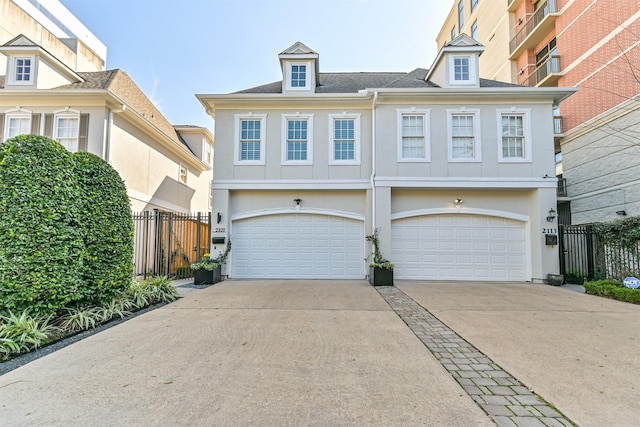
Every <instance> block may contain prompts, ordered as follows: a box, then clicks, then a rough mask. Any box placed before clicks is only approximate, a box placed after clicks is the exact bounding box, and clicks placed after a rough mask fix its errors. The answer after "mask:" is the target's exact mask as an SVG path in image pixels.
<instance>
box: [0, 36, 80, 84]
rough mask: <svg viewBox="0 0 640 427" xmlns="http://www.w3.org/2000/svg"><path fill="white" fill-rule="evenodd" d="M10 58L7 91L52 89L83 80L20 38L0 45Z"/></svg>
mask: <svg viewBox="0 0 640 427" xmlns="http://www.w3.org/2000/svg"><path fill="white" fill-rule="evenodd" d="M0 53H2V54H4V55H5V56H6V57H7V70H6V81H5V89H7V90H11V89H19V90H28V89H51V88H54V87H58V86H63V85H66V84H69V83H76V82H82V81H83V79H82V77H80V76H79V75H78V74H77V73H75V72H74V71H73V70H71V69H70V68H69V67H67V66H66V65H64V64H63V63H62V62H60V61H59V60H58V59H57V58H55V57H54V56H52V55H51V54H50V53H49V52H47V51H46V50H44V49H43V48H42V47H41V46H38V45H37V44H35V43H34V42H32V41H31V40H29V39H28V38H27V37H25V36H23V35H20V36H18V37H16V38H14V39H13V40H10V41H9V42H7V43H5V44H4V45H2V46H0Z"/></svg>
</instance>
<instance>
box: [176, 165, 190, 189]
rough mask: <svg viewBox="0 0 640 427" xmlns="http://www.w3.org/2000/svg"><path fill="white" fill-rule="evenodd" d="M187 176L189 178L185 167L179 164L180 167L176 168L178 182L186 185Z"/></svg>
mask: <svg viewBox="0 0 640 427" xmlns="http://www.w3.org/2000/svg"><path fill="white" fill-rule="evenodd" d="M188 176H189V170H188V169H187V167H186V166H185V165H183V164H182V163H180V166H179V168H178V181H180V182H181V183H183V184H186V183H187V177H188Z"/></svg>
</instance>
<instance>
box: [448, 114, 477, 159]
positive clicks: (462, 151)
mask: <svg viewBox="0 0 640 427" xmlns="http://www.w3.org/2000/svg"><path fill="white" fill-rule="evenodd" d="M477 122H478V112H477V111H468V110H464V111H449V161H452V162H476V161H480V160H481V156H480V129H479V127H478V123H477Z"/></svg>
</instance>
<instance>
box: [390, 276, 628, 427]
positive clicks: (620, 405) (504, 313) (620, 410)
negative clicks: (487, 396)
mask: <svg viewBox="0 0 640 427" xmlns="http://www.w3.org/2000/svg"><path fill="white" fill-rule="evenodd" d="M396 286H397V287H398V288H400V289H401V290H402V291H403V292H405V293H406V294H407V295H409V296H410V297H412V298H413V299H414V300H415V301H417V302H418V303H419V304H420V305H422V306H423V307H426V308H427V309H428V310H429V311H430V312H431V313H432V314H433V315H434V316H436V317H437V318H438V319H439V320H440V321H442V322H443V323H445V324H446V325H447V326H449V327H450V328H451V329H453V330H454V331H456V332H457V333H458V334H459V335H460V336H462V337H463V338H465V339H466V340H467V341H468V342H470V343H472V344H473V345H474V346H475V347H477V348H478V349H479V350H480V351H482V352H483V353H484V354H485V355H487V356H488V357H489V358H491V359H492V360H493V361H494V362H495V363H497V364H498V365H500V366H501V367H502V368H503V369H504V370H506V371H508V372H509V373H511V374H512V375H513V376H515V377H516V378H518V379H519V380H520V381H521V382H522V383H524V384H525V385H527V386H528V387H530V388H531V389H533V391H535V392H536V393H538V394H539V395H541V396H542V397H543V398H545V399H546V400H547V401H549V402H550V403H552V404H554V405H555V406H556V407H557V408H558V409H559V410H560V411H562V412H563V413H564V414H565V415H566V416H567V417H568V418H570V419H571V420H572V421H574V422H576V423H578V424H579V425H581V426H617V427H620V426H637V425H639V424H640V421H639V420H640V306H638V305H633V304H628V303H623V302H618V301H613V300H608V299H604V298H600V297H595V296H591V295H586V294H582V293H578V292H574V291H570V290H566V289H562V288H557V287H553V286H547V285H532V284H524V283H523V284H511V283H504V284H497V283H496V284H491V283H434V282H429V283H418V282H399V283H396Z"/></svg>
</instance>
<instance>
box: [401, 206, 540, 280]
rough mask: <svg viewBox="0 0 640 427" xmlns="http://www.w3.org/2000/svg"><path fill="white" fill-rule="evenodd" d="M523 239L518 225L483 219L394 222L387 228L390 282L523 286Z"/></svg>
mask: <svg viewBox="0 0 640 427" xmlns="http://www.w3.org/2000/svg"><path fill="white" fill-rule="evenodd" d="M525 234H526V233H525V226H524V223H523V222H521V221H515V220H511V219H506V218H497V217H491V216H484V215H462V214H458V215H426V216H419V217H411V218H405V219H399V220H395V221H394V222H393V223H392V226H391V236H392V237H391V248H392V254H393V255H392V256H393V257H392V258H391V259H393V261H394V262H395V264H396V270H395V276H396V277H397V278H398V279H412V280H414V279H415V280H482V281H521V280H528V278H527V277H526V271H527V268H526V265H527V254H526V235H525Z"/></svg>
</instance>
